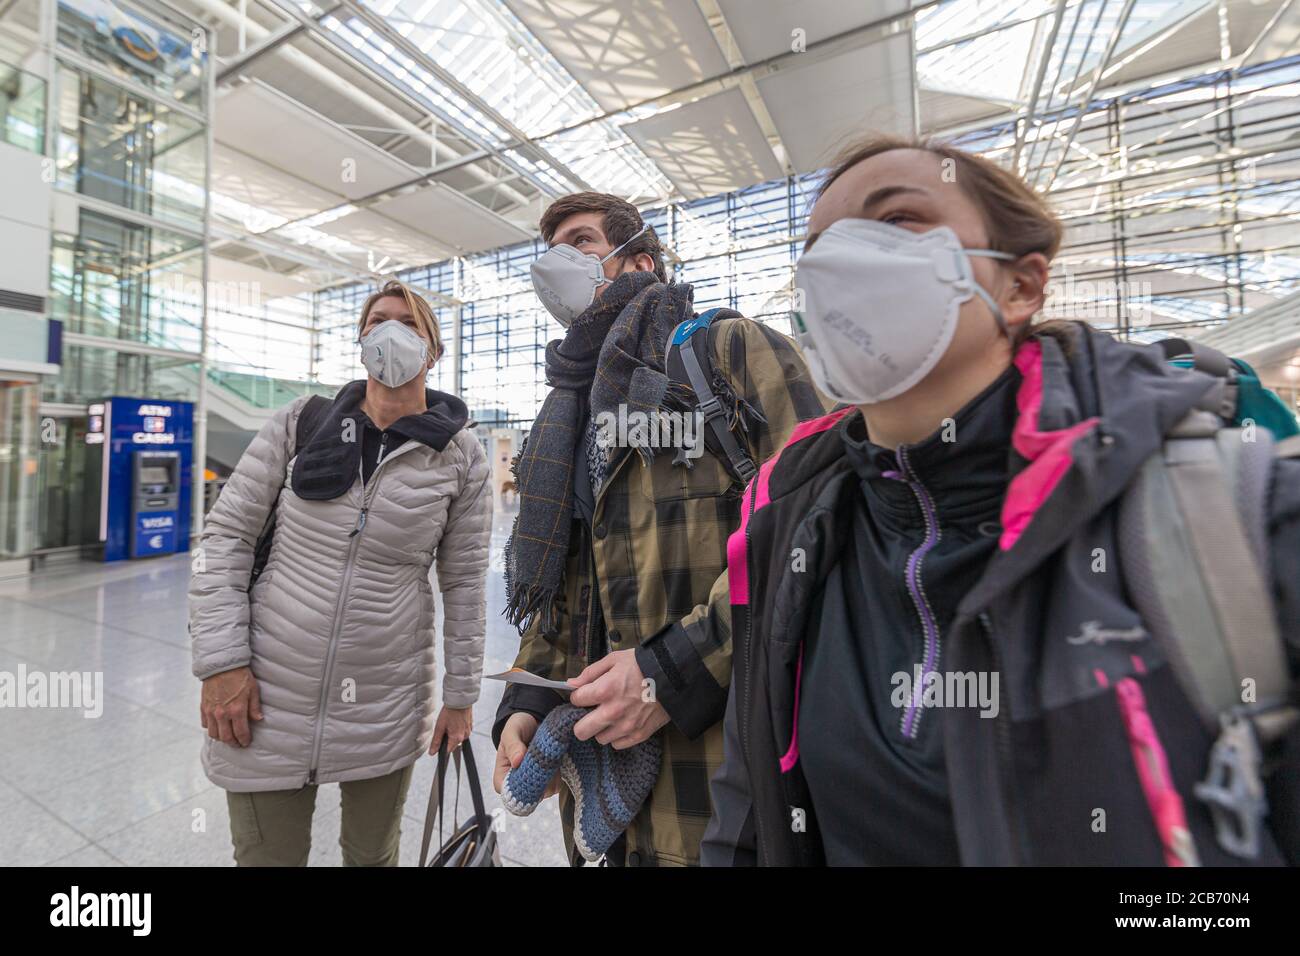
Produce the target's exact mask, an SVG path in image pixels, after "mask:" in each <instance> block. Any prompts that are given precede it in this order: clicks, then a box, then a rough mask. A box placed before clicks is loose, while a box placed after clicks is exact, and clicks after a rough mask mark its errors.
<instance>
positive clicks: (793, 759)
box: [781, 643, 803, 773]
mask: <svg viewBox="0 0 1300 956" xmlns="http://www.w3.org/2000/svg"><path fill="white" fill-rule="evenodd" d="M802 684H803V644H802V643H801V644H800V645H799V663H798V664H796V665H795V668H794V723H793V725H792V726H791V727H790V748H789V749H788V750H787V751H786V752H785V755H784V756H783V757H782V758H781V772H782V773H789V772H790V771H791V770H793V769H794V765H795V764H796V763H798V762H799V688H800V686H801V685H802Z"/></svg>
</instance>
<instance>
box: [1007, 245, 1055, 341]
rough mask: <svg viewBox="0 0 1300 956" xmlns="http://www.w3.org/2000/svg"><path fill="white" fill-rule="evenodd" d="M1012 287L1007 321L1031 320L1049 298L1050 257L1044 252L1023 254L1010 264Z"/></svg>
mask: <svg viewBox="0 0 1300 956" xmlns="http://www.w3.org/2000/svg"><path fill="white" fill-rule="evenodd" d="M1007 269H1008V271H1009V272H1010V274H1011V275H1010V280H1009V281H1010V282H1011V287H1010V288H1009V289H1008V291H1007V297H1006V304H1005V305H1004V306H1003V314H1004V316H1005V318H1006V320H1007V324H1008V325H1011V326H1017V325H1020V324H1022V323H1024V322H1028V321H1029V320H1030V319H1032V318H1033V317H1034V316H1035V315H1037V314H1038V313H1039V311H1041V310H1042V308H1043V303H1044V302H1046V301H1047V277H1048V274H1049V273H1050V271H1051V266H1050V265H1049V264H1048V261H1047V257H1046V256H1045V255H1043V254H1042V253H1041V252H1031V253H1029V255H1027V256H1021V257H1020V258H1019V259H1017V260H1016V261H1015V262H1012V263H1009V264H1008V266H1007Z"/></svg>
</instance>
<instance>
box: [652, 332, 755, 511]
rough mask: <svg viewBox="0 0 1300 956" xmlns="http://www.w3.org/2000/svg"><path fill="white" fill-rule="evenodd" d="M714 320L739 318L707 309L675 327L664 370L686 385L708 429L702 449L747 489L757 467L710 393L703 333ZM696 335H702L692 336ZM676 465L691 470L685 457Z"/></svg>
mask: <svg viewBox="0 0 1300 956" xmlns="http://www.w3.org/2000/svg"><path fill="white" fill-rule="evenodd" d="M718 318H723V319H739V318H743V316H741V314H740V313H739V312H736V311H734V310H733V309H708V310H706V311H704V312H701V313H700V314H699V315H697V316H695V318H693V319H687V320H686V321H685V322H680V323H678V325H677V327H676V328H674V329H673V332H672V335H671V336H669V338H668V351H667V354H666V355H665V357H664V367H665V368H666V369H667V371H668V377H669V378H670V379H672V380H673V381H675V382H678V383H681V384H685V385H689V386H690V387H691V390H692V391H693V392H694V393H695V398H696V401H697V405H696V407H695V410H696V411H697V412H699V414H700V415H701V416H703V418H704V422H705V424H706V425H707V426H708V429H707V430H706V431H705V434H704V443H705V447H706V448H707V449H708V450H709V452H710V453H712V454H713V456H714V457H715V458H717V459H718V460H719V461H721V462H722V463H723V465H724V466H725V467H726V469H727V471H728V472H729V473H730V474H731V475H732V477H733V478H736V479H738V480H739V481H740V483H741V485H742V486H743V485H748V484H749V481H750V479H751V478H753V477H754V476H755V475H756V474H758V467H757V466H756V465H755V464H754V460H753V459H752V458H750V457H749V455H748V454H747V453H746V451H745V449H744V448H742V447H741V445H740V442H738V441H736V436H735V435H733V434H732V433H731V429H730V428H728V427H727V412H726V410H725V409H724V408H723V407H722V403H721V402H720V401H718V397H717V396H716V395H715V394H714V393H713V386H712V384H711V383H712V381H713V352H712V349H711V348H710V347H709V336H708V334H707V333H708V328H709V326H710V325H711V324H712V323H713V320H714V319H718ZM697 332H704V333H705V334H704V335H696V333H697ZM678 463H682V464H685V465H686V467H688V468H691V467H693V464H692V462H691V460H690V459H689V458H687V457H686V456H685V454H679V455H678V457H677V458H676V459H674V461H673V464H678Z"/></svg>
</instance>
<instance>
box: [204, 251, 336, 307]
mask: <svg viewBox="0 0 1300 956" xmlns="http://www.w3.org/2000/svg"><path fill="white" fill-rule="evenodd" d="M208 275H209V278H210V281H212V282H216V283H232V282H235V283H239V285H240V287H241V288H245V289H246V288H252V289H256V290H257V291H256V293H255V295H254V296H253V298H254V299H255V300H258V301H262V302H265V301H266V300H268V299H278V298H280V297H281V296H286V295H301V294H302V293H304V292H310V291H312V289H313V285H312V284H311V283H310V282H308V281H306V280H307V279H308V278H309V277H308V276H305V275H304V276H302V277H301V278H296V277H295V276H291V275H281V274H280V273H278V272H272V271H271V270H269V269H262V268H259V267H258V266H251V265H249V264H248V263H246V262H236V261H235V260H234V259H226V258H223V257H222V256H221V254H220V253H219V252H218V251H217V250H214V251H213V253H212V255H211V256H210V257H209V259H208Z"/></svg>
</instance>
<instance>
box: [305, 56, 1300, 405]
mask: <svg viewBox="0 0 1300 956" xmlns="http://www.w3.org/2000/svg"><path fill="white" fill-rule="evenodd" d="M1298 86H1300V57H1292V58H1290V59H1286V60H1279V61H1275V62H1273V63H1269V64H1265V65H1263V66H1259V67H1252V68H1250V69H1247V70H1242V71H1227V72H1221V73H1214V74H1207V75H1206V76H1202V77H1198V78H1194V79H1191V80H1183V81H1179V82H1178V83H1174V84H1169V85H1167V86H1161V87H1157V88H1154V89H1148V90H1143V91H1139V92H1134V93H1129V94H1125V95H1124V96H1122V97H1117V98H1115V99H1113V100H1107V101H1100V102H1098V103H1095V104H1094V105H1093V107H1092V108H1091V109H1090V110H1088V111H1087V113H1086V114H1085V116H1084V118H1083V120H1082V122H1081V124H1080V129H1079V132H1078V136H1077V139H1076V141H1077V144H1078V145H1077V148H1076V149H1074V150H1072V151H1070V152H1069V154H1068V155H1067V158H1066V159H1065V161H1064V162H1062V163H1061V164H1060V168H1059V170H1056V171H1055V177H1054V182H1052V188H1051V190H1050V200H1051V202H1052V204H1053V205H1054V207H1055V208H1056V209H1057V210H1058V212H1059V214H1060V215H1061V217H1062V219H1063V222H1064V223H1065V226H1066V237H1065V244H1064V247H1063V249H1062V250H1061V253H1060V256H1059V257H1058V259H1057V261H1056V263H1055V267H1054V270H1053V277H1052V284H1051V287H1050V290H1049V291H1050V295H1049V302H1048V307H1047V309H1046V310H1045V312H1046V314H1048V315H1054V316H1065V317H1073V318H1081V319H1085V320H1087V321H1089V322H1091V323H1092V324H1093V325H1095V326H1097V327H1099V328H1104V329H1110V330H1113V331H1115V332H1116V333H1117V334H1119V335H1121V336H1133V335H1144V334H1146V333H1148V332H1151V333H1157V332H1161V331H1163V330H1168V329H1171V328H1180V329H1185V330H1187V331H1189V332H1193V333H1194V332H1195V330H1196V329H1197V328H1198V327H1204V325H1205V324H1206V323H1218V322H1222V321H1223V320H1225V319H1228V318H1231V317H1233V316H1237V315H1241V314H1244V313H1245V312H1247V311H1249V310H1251V309H1254V308H1258V307H1260V306H1262V305H1267V304H1269V303H1271V302H1275V301H1276V300H1277V299H1279V298H1281V297H1283V296H1285V295H1287V294H1288V293H1290V292H1293V291H1295V290H1296V289H1297V288H1300V229H1298V228H1297V223H1296V220H1297V219H1300V140H1297V139H1296V138H1295V135H1294V130H1295V129H1296V128H1297V125H1298V124H1300V105H1297V104H1300V99H1297V98H1296V96H1295V95H1294V94H1295V90H1296V89H1297V87H1298ZM1040 119H1041V122H1042V123H1043V124H1044V125H1043V128H1044V129H1045V130H1048V131H1049V132H1048V133H1045V134H1044V135H1050V130H1052V129H1053V128H1054V124H1058V123H1059V124H1060V126H1061V129H1062V135H1063V134H1064V131H1066V130H1068V129H1069V125H1070V123H1072V122H1073V114H1068V115H1065V114H1063V115H1062V116H1061V117H1054V116H1044V117H1041V118H1040ZM956 141H957V142H958V143H959V145H962V146H964V147H965V148H967V149H971V150H974V151H977V152H981V153H984V154H986V155H989V156H991V157H993V158H994V159H997V160H999V161H1003V162H1010V160H1011V150H1012V147H1013V146H1014V143H1015V128H1014V126H1011V125H1009V124H1004V125H1000V126H994V127H991V128H987V129H981V130H977V131H974V132H970V133H966V134H963V135H962V136H960V137H958V138H957V140H956ZM1023 171H1024V172H1026V173H1027V174H1028V175H1029V176H1030V178H1031V181H1039V182H1041V183H1044V184H1045V183H1046V181H1047V180H1048V179H1051V174H1052V172H1053V171H1052V170H1051V169H1048V170H1046V174H1047V175H1046V176H1044V171H1042V170H1034V169H1025V170H1023ZM818 179H819V176H818V175H815V174H810V175H805V176H798V177H792V178H789V179H782V180H776V181H773V182H768V183H762V184H759V185H756V186H752V187H750V188H748V189H743V190H739V191H737V192H732V193H727V194H725V195H722V196H714V197H710V198H707V199H701V200H697V201H694V202H689V203H680V204H676V205H671V206H664V207H659V208H655V209H651V210H648V211H647V212H646V213H645V216H646V219H647V220H648V221H649V222H650V223H651V225H653V226H654V228H655V230H656V231H657V232H658V233H659V235H660V236H661V237H663V239H664V240H665V242H666V243H667V245H668V246H669V247H670V248H671V250H672V251H673V252H674V253H675V255H676V257H677V259H678V260H679V261H677V262H676V263H675V274H676V278H677V279H678V280H679V281H684V282H689V283H691V284H692V286H693V287H694V291H695V305H696V308H697V309H699V310H703V309H706V308H710V307H713V306H727V307H730V308H734V309H736V310H738V311H740V312H741V313H743V314H745V315H748V316H750V317H752V318H755V319H758V320H760V321H765V322H771V323H773V324H775V325H776V326H777V327H778V328H780V329H781V330H782V331H788V317H789V294H790V291H791V288H792V284H793V274H794V265H795V260H796V259H797V257H798V254H799V251H800V249H801V248H802V245H803V238H804V233H805V230H806V222H807V215H808V212H809V208H810V205H811V202H812V198H813V190H814V189H815V187H816V183H817V181H818ZM541 248H542V247H541V244H540V242H539V241H536V240H534V241H530V242H524V243H519V244H517V245H513V246H508V247H505V248H502V249H496V250H493V251H491V252H487V253H483V254H480V255H476V256H468V257H465V258H460V259H454V260H450V261H448V262H443V263H438V264H437V265H435V266H430V267H427V268H424V269H421V270H415V271H416V272H419V274H420V275H422V276H425V277H426V280H425V281H428V282H434V281H436V282H437V284H438V288H439V289H440V290H441V291H450V294H452V295H454V296H455V297H457V298H459V299H461V300H462V301H463V302H464V303H465V305H464V307H463V308H464V326H463V337H464V362H463V372H462V378H461V381H460V382H459V388H458V389H455V388H453V389H450V390H454V391H457V392H458V393H459V394H460V395H461V396H462V397H463V398H464V399H465V400H466V402H467V403H468V404H469V406H470V409H471V411H472V412H473V413H474V415H475V417H476V418H477V419H478V420H479V421H482V422H484V423H487V424H493V425H515V426H523V427H527V426H528V424H529V423H530V422H531V420H532V418H533V416H534V415H535V414H536V411H537V409H538V408H539V407H540V404H541V401H542V399H543V397H544V395H545V392H546V386H545V370H544V367H543V366H544V359H545V348H546V343H547V341H549V340H550V339H553V338H557V337H559V336H560V335H561V334H562V331H563V330H562V329H561V328H560V327H559V325H558V324H556V323H555V322H554V321H552V319H551V318H550V316H549V314H548V313H546V311H545V310H544V309H542V308H541V306H540V304H539V303H538V302H537V298H536V296H535V295H534V294H533V291H532V285H531V282H530V280H529V275H528V266H529V263H530V262H531V261H532V260H533V258H534V257H536V256H537V255H538V254H540V252H541ZM410 274H411V275H413V274H414V272H413V273H410ZM406 275H407V274H403V275H402V276H399V277H400V278H405V277H406ZM428 277H434V278H428ZM359 296H360V297H364V295H363V293H362V291H361V290H360V289H359V288H358V287H350V288H345V289H332V290H330V291H328V292H326V293H321V294H320V295H319V296H318V299H317V311H318V315H317V323H318V329H320V330H321V334H320V337H319V339H318V350H319V356H320V357H319V367H320V369H321V370H322V372H325V371H326V370H329V372H330V373H333V372H335V371H341V370H342V369H343V367H344V366H346V364H347V363H348V362H351V361H353V358H352V356H353V355H354V352H355V349H354V346H353V344H352V343H351V342H350V341H344V337H340V336H338V335H335V334H333V332H332V331H331V330H332V329H333V328H334V323H335V322H336V321H337V319H338V315H337V311H338V310H339V309H340V308H341V306H342V304H343V303H349V304H351V306H355V305H357V304H359V301H360V300H359V298H358V297H359ZM345 311H346V310H345ZM349 332H350V330H349ZM444 374H445V371H444ZM444 381H445V379H444ZM441 387H443V388H447V387H448V386H447V385H443V386H441Z"/></svg>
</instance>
